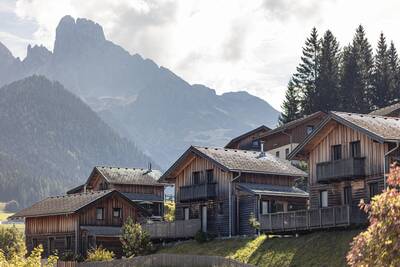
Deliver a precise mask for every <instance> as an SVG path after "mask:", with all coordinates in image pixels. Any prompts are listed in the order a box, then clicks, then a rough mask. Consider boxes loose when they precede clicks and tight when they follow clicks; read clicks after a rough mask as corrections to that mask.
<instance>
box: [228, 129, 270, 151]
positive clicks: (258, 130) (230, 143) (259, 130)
mask: <svg viewBox="0 0 400 267" xmlns="http://www.w3.org/2000/svg"><path fill="white" fill-rule="evenodd" d="M269 130H271V128H269V127H267V126H265V125H261V126H259V127H257V128H255V129H253V130H250V131H248V132H245V133H244V134H241V135H239V136H237V137H235V138H233V139H232V140H231V141H229V143H228V144H227V145H226V146H225V147H226V148H229V147H230V146H231V145H233V144H234V143H235V142H237V141H240V140H241V139H243V138H246V137H247V136H250V135H252V134H255V133H257V132H261V131H265V132H267V131H269Z"/></svg>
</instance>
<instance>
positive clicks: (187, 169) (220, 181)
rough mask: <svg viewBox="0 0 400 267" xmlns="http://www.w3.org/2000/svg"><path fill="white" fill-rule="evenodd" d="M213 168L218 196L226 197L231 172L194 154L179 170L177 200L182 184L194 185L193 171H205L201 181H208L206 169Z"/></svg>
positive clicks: (176, 183) (176, 186)
mask: <svg viewBox="0 0 400 267" xmlns="http://www.w3.org/2000/svg"><path fill="white" fill-rule="evenodd" d="M210 169H212V170H213V171H214V174H213V175H214V182H215V183H217V185H216V195H217V198H226V197H227V196H228V191H229V181H230V180H231V179H232V174H231V173H230V172H225V171H223V170H222V169H221V168H220V167H218V166H217V165H215V164H214V163H212V162H211V161H209V160H206V159H203V158H201V157H199V156H197V155H194V156H193V157H191V158H190V159H188V161H187V162H186V163H184V164H183V168H182V169H181V170H179V172H178V173H177V175H176V178H175V196H177V199H176V201H177V202H180V199H179V189H180V187H181V186H187V185H193V184H194V182H193V177H192V173H193V172H195V171H200V172H203V175H201V178H200V183H204V182H206V179H207V178H206V176H205V172H206V170H210Z"/></svg>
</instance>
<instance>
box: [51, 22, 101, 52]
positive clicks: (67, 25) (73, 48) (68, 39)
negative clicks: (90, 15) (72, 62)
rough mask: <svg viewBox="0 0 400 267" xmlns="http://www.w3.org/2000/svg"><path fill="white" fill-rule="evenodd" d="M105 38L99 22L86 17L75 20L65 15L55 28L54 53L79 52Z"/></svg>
mask: <svg viewBox="0 0 400 267" xmlns="http://www.w3.org/2000/svg"><path fill="white" fill-rule="evenodd" d="M105 40H106V39H105V36H104V32H103V28H102V27H101V26H100V25H99V24H97V23H95V22H93V21H91V20H88V19H81V18H78V19H76V20H75V19H74V18H73V17H71V16H65V17H63V18H62V19H61V20H60V23H59V24H58V26H57V29H56V40H55V43H54V54H55V55H63V56H69V55H71V53H72V54H73V53H80V52H82V50H83V51H84V50H85V49H90V48H91V47H93V46H94V45H97V44H99V43H102V42H104V41H105Z"/></svg>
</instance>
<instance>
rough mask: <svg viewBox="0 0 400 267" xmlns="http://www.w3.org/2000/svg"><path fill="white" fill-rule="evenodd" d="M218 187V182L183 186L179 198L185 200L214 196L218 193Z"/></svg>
mask: <svg viewBox="0 0 400 267" xmlns="http://www.w3.org/2000/svg"><path fill="white" fill-rule="evenodd" d="M216 188H217V184H216V183H210V184H207V183H206V184H195V185H188V186H181V187H180V188H179V200H180V201H181V202H185V201H195V200H202V199H208V198H213V197H215V196H216V195H217V191H216Z"/></svg>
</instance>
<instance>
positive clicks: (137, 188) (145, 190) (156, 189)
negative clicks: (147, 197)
mask: <svg viewBox="0 0 400 267" xmlns="http://www.w3.org/2000/svg"><path fill="white" fill-rule="evenodd" d="M110 189H116V190H117V191H119V192H123V193H139V194H153V195H157V196H164V187H163V186H159V185H158V186H153V185H130V184H112V185H110Z"/></svg>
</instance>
